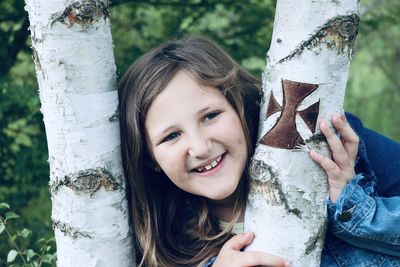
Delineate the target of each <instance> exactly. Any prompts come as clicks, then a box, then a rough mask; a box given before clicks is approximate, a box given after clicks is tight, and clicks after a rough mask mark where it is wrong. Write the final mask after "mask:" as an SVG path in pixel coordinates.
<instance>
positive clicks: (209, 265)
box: [203, 256, 217, 267]
mask: <svg viewBox="0 0 400 267" xmlns="http://www.w3.org/2000/svg"><path fill="white" fill-rule="evenodd" d="M216 259H217V257H215V256H214V257H211V258H210V259H209V260H208V261H207V262H206V264H205V265H204V266H203V267H211V266H212V265H213V264H214V262H215V260H216Z"/></svg>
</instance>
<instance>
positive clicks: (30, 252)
mask: <svg viewBox="0 0 400 267" xmlns="http://www.w3.org/2000/svg"><path fill="white" fill-rule="evenodd" d="M35 255H36V252H35V251H33V250H32V249H28V250H27V251H26V256H27V258H28V261H29V260H30V259H32V258H33V257H35Z"/></svg>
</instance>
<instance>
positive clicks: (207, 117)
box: [204, 111, 221, 121]
mask: <svg viewBox="0 0 400 267" xmlns="http://www.w3.org/2000/svg"><path fill="white" fill-rule="evenodd" d="M219 114H221V112H218V111H214V112H211V113H208V114H207V115H206V116H205V117H204V121H209V120H212V119H214V118H216V117H217V116H218V115H219Z"/></svg>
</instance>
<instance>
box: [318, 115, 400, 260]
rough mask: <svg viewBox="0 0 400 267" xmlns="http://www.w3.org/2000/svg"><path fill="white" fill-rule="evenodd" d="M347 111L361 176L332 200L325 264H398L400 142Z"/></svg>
mask: <svg viewBox="0 0 400 267" xmlns="http://www.w3.org/2000/svg"><path fill="white" fill-rule="evenodd" d="M346 115H347V119H348V121H349V123H350V125H351V126H352V127H353V129H354V130H355V131H356V133H357V134H358V136H359V137H360V144H359V151H358V155H357V159H356V166H355V170H356V174H357V175H356V176H355V177H354V178H353V179H352V180H351V181H349V183H348V184H347V185H346V187H345V188H344V190H343V192H342V193H341V195H340V197H339V198H338V199H337V201H336V203H332V202H330V201H329V200H328V216H329V228H328V233H327V238H326V242H325V247H324V250H323V253H322V258H321V266H323V267H326V266H329V267H337V266H340V267H347V266H399V267H400V144H398V143H396V142H393V141H391V140H389V139H387V138H385V137H384V136H382V135H379V134H377V133H375V132H373V131H371V130H368V129H366V128H364V127H363V125H362V123H361V121H360V120H359V119H358V118H357V117H355V116H354V115H351V114H346Z"/></svg>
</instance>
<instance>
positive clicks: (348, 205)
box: [328, 174, 400, 257]
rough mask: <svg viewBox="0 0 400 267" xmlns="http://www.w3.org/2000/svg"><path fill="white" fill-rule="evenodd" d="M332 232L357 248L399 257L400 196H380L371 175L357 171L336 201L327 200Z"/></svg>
mask: <svg viewBox="0 0 400 267" xmlns="http://www.w3.org/2000/svg"><path fill="white" fill-rule="evenodd" d="M328 216H329V223H330V231H331V232H332V233H333V234H334V235H335V236H337V237H338V238H340V239H342V240H343V241H345V242H347V243H350V244H352V245H354V246H356V247H361V248H364V249H369V250H372V251H375V252H380V253H384V254H388V255H393V256H397V257H400V196H399V197H390V198H385V197H380V196H378V195H376V194H375V191H374V183H373V180H372V179H369V177H368V175H366V176H364V175H362V174H358V175H357V176H355V177H354V178H353V179H352V180H351V181H350V182H349V183H348V184H347V185H346V187H345V188H344V190H343V192H342V194H341V195H340V197H339V198H338V199H337V201H336V203H332V202H331V201H329V200H328Z"/></svg>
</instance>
